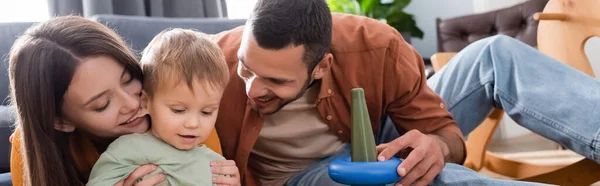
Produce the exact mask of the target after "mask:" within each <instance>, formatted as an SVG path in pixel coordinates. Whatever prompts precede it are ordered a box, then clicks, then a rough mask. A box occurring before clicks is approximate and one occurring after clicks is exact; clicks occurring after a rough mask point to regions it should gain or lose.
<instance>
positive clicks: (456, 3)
mask: <svg viewBox="0 0 600 186" xmlns="http://www.w3.org/2000/svg"><path fill="white" fill-rule="evenodd" d="M472 1H473V0H452V1H444V0H412V1H411V2H410V4H409V5H408V6H407V7H406V9H405V10H406V12H407V13H410V14H413V15H414V16H415V20H416V21H417V26H419V28H421V30H423V32H424V33H425V36H424V37H423V39H422V40H421V39H417V38H411V43H412V45H413V46H414V47H415V48H416V49H417V51H419V53H420V54H421V55H422V56H423V57H427V58H428V57H431V55H433V54H434V53H435V52H437V33H436V29H435V19H436V18H438V17H439V18H441V19H448V18H453V17H458V16H464V15H469V14H473V2H472ZM498 1H499V0H498Z"/></svg>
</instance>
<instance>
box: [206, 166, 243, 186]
mask: <svg viewBox="0 0 600 186" xmlns="http://www.w3.org/2000/svg"><path fill="white" fill-rule="evenodd" d="M210 170H212V173H213V174H220V175H224V176H213V183H214V184H217V185H219V186H222V185H223V186H226V185H229V186H240V185H241V184H240V171H239V170H238V167H237V166H236V165H235V161H233V160H217V161H213V162H211V163H210Z"/></svg>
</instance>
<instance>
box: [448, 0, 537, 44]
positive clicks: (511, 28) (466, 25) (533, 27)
mask: <svg viewBox="0 0 600 186" xmlns="http://www.w3.org/2000/svg"><path fill="white" fill-rule="evenodd" d="M547 3H548V0H529V1H526V2H523V3H521V4H517V5H514V6H512V7H508V8H503V9H500V10H496V11H491V12H486V13H480V14H473V15H468V16H462V17H456V18H452V19H447V20H441V19H437V21H436V22H437V23H436V27H437V36H438V38H437V40H438V43H437V45H438V52H459V51H460V50H462V49H463V48H465V47H466V46H467V45H469V44H471V43H473V42H475V41H477V40H480V39H483V38H486V37H489V36H494V35H497V34H503V35H508V36H511V37H514V38H516V39H518V40H520V41H523V42H525V43H527V44H528V45H530V46H537V26H538V21H536V20H534V19H533V14H535V13H536V12H542V11H543V10H544V7H545V6H546V4H547Z"/></svg>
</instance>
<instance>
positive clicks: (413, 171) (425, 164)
mask: <svg viewBox="0 0 600 186" xmlns="http://www.w3.org/2000/svg"><path fill="white" fill-rule="evenodd" d="M413 153H415V151H413ZM413 153H411V154H410V155H408V158H411V156H412V157H415V156H413ZM408 158H407V160H408ZM417 159H419V158H417ZM420 159H421V160H422V161H419V162H417V163H416V165H415V166H414V167H409V166H412V165H404V166H406V175H405V176H403V177H402V179H401V180H400V184H402V185H412V184H413V182H415V181H416V180H417V179H419V178H421V177H423V176H424V175H425V174H426V173H427V172H428V171H429V170H430V167H431V166H432V165H433V163H434V162H435V159H434V158H423V157H421V158H420ZM405 162H406V161H405ZM402 163H404V162H402ZM410 163H412V162H410ZM401 167H402V165H400V166H398V169H399V171H398V174H400V175H402V174H401V173H400V172H401V171H400V169H403V168H404V167H402V168H401Z"/></svg>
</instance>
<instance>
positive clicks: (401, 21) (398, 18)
mask: <svg viewBox="0 0 600 186" xmlns="http://www.w3.org/2000/svg"><path fill="white" fill-rule="evenodd" d="M386 20H387V24H389V25H390V26H392V27H394V28H395V29H396V30H398V32H400V33H403V32H410V35H411V36H413V37H416V38H420V39H423V35H424V33H423V31H422V30H421V29H419V27H417V22H416V21H415V19H414V18H413V15H410V14H407V13H405V12H394V13H393V14H391V15H389V16H388V17H387V19H386Z"/></svg>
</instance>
